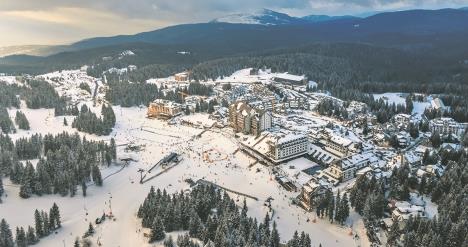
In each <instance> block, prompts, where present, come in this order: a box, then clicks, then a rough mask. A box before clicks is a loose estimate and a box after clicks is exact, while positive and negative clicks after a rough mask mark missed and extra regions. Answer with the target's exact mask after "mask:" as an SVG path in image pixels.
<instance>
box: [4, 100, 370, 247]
mask: <svg viewBox="0 0 468 247" xmlns="http://www.w3.org/2000/svg"><path fill="white" fill-rule="evenodd" d="M22 111H23V112H25V114H26V116H27V117H28V119H30V122H31V128H32V129H31V131H30V132H25V131H20V132H18V133H17V134H13V135H12V136H13V138H14V139H15V138H18V137H19V136H25V135H29V134H31V133H32V132H41V133H47V132H51V133H59V132H62V131H74V130H73V129H71V128H70V127H65V126H63V125H62V122H63V118H62V117H54V116H53V110H30V109H22ZM114 111H115V113H116V117H117V124H116V128H115V130H114V131H113V132H112V134H111V136H113V137H115V139H116V142H117V144H126V143H133V144H135V145H142V151H141V152H139V153H131V155H134V156H136V157H138V162H135V163H131V164H130V165H129V166H128V167H125V168H123V169H122V170H120V166H112V167H111V168H102V173H103V177H106V176H107V175H110V174H113V175H111V176H110V177H108V178H106V179H105V181H104V186H103V187H102V188H97V187H95V186H91V187H89V188H88V191H87V194H88V196H87V197H82V196H81V195H80V194H81V191H80V190H78V193H77V196H75V197H73V198H71V197H61V196H58V195H46V196H42V197H37V196H34V197H33V198H30V199H26V200H25V199H20V198H19V196H18V190H19V188H18V187H17V186H13V185H11V183H10V182H9V181H6V180H4V183H5V190H6V192H5V193H6V194H7V195H8V197H3V204H1V206H0V215H2V217H5V218H6V220H7V221H8V222H9V224H10V226H11V228H12V229H14V228H15V227H16V226H27V225H33V224H34V220H33V213H34V210H35V209H36V208H37V209H42V210H46V209H49V208H50V207H51V205H52V203H53V202H56V203H57V204H58V205H59V207H60V210H61V215H62V222H63V227H62V229H60V230H59V231H58V233H57V234H56V235H51V236H49V237H47V238H44V239H41V241H40V242H39V244H38V245H37V246H64V245H65V246H71V245H72V244H73V241H74V240H75V238H76V237H77V236H81V235H82V234H83V233H84V232H85V231H86V229H87V226H88V224H89V222H90V221H94V219H95V218H97V217H99V216H101V215H102V213H103V211H106V212H107V211H109V199H110V197H111V196H112V199H111V203H112V212H113V214H114V215H115V216H116V221H106V222H104V223H103V224H101V225H99V226H97V227H96V230H97V234H95V236H94V237H93V242H94V243H96V241H97V240H98V238H99V241H100V242H101V243H102V244H103V246H150V245H149V244H147V239H145V238H144V237H143V230H142V232H140V231H138V230H139V229H140V228H141V227H140V223H139V220H138V219H137V218H136V215H135V214H136V212H137V210H138V207H139V205H140V203H142V202H143V199H144V198H145V196H146V195H147V193H148V191H149V188H150V187H151V186H155V187H156V188H160V189H164V188H165V189H166V190H168V192H169V193H172V192H175V191H180V190H183V189H187V188H188V187H189V186H188V184H187V183H185V182H184V179H186V178H192V179H194V180H196V179H200V178H204V179H206V180H209V181H212V182H215V183H218V184H220V185H222V186H225V187H227V188H231V189H234V190H236V191H240V192H244V193H248V194H250V195H253V196H256V197H258V198H259V199H260V200H259V201H254V200H251V199H248V200H247V206H248V207H249V215H251V216H255V217H257V218H258V219H259V220H261V219H263V218H264V216H265V213H266V212H267V208H266V207H264V206H263V203H264V200H265V199H267V198H268V197H270V196H271V197H273V198H274V200H273V201H272V208H273V209H274V211H275V214H274V216H273V219H274V220H276V221H277V223H278V229H279V232H280V234H281V237H282V239H283V240H287V239H290V238H291V237H292V235H293V233H294V231H295V230H296V229H297V230H298V231H302V230H304V231H306V232H307V233H309V234H310V235H311V239H312V243H313V246H318V244H319V243H321V244H322V245H323V246H350V245H358V244H359V245H361V246H369V243H368V242H367V241H366V237H365V236H364V235H363V234H364V233H362V229H363V228H362V221H361V220H360V218H359V217H357V216H356V215H354V213H353V214H352V215H351V217H350V218H349V221H348V222H347V224H348V225H351V224H352V225H353V229H355V231H357V232H359V234H360V236H361V241H362V242H361V243H353V241H354V240H353V238H352V237H351V236H350V235H349V232H350V228H349V227H341V226H337V225H334V224H330V223H328V221H326V220H321V219H317V223H312V219H314V218H315V213H307V212H305V211H304V210H303V209H301V208H298V207H296V206H294V205H292V204H291V198H294V197H296V196H297V194H298V192H295V193H291V192H287V191H285V190H284V189H283V188H282V187H281V186H280V185H279V184H278V183H277V182H275V180H274V179H273V177H272V175H271V171H270V168H267V167H264V166H262V165H259V164H257V165H256V166H254V167H251V168H249V167H248V166H249V164H250V159H249V158H248V157H246V156H245V155H244V154H242V153H241V152H237V153H236V154H235V155H233V153H234V151H235V150H236V149H237V144H236V142H235V140H234V139H233V137H232V133H229V131H228V130H227V129H224V130H214V131H208V132H205V133H204V134H203V135H202V137H201V138H199V139H196V138H193V137H194V136H195V135H197V134H199V133H200V132H201V131H202V130H201V129H197V128H191V127H188V126H182V125H176V126H173V125H168V124H167V123H166V122H162V121H159V120H149V119H146V118H145V117H144V116H145V114H146V109H145V108H137V107H135V108H120V107H114ZM207 117H208V116H207V115H194V116H193V121H194V122H196V121H204V119H207ZM189 118H192V117H189ZM70 122H71V121H69V123H70ZM142 126H144V128H142ZM86 136H87V138H93V139H102V140H108V139H109V137H97V136H93V135H86ZM123 149H124V146H120V147H119V148H118V152H119V156H120V157H125V156H126V155H128V154H127V153H125V152H124V151H123ZM209 149H214V150H217V152H219V153H222V154H224V155H226V156H227V159H224V160H219V161H213V162H212V163H207V162H205V161H204V160H203V157H202V155H201V154H202V153H203V151H206V150H209ZM174 151H175V152H178V153H181V154H182V157H183V159H184V160H183V161H182V162H181V164H180V165H178V166H176V167H175V168H173V169H171V170H170V171H169V172H168V173H165V174H163V175H161V176H159V177H157V178H155V179H153V180H151V181H149V182H147V183H145V184H143V185H141V184H139V183H138V180H139V176H140V175H139V173H138V172H137V171H138V169H140V168H142V169H148V167H150V166H151V165H152V164H155V163H156V162H157V161H158V160H159V159H161V158H162V157H164V156H165V155H167V154H168V153H169V152H174ZM257 168H258V169H259V172H257ZM114 173H115V174H114ZM233 197H234V199H237V198H238V197H237V196H235V195H233ZM238 199H239V204H241V203H242V200H243V198H240V197H239V198H238ZM86 213H88V215H86ZM308 219H309V220H310V221H309V222H307V221H308Z"/></svg>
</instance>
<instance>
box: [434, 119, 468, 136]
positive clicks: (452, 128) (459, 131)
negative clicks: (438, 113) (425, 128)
mask: <svg viewBox="0 0 468 247" xmlns="http://www.w3.org/2000/svg"><path fill="white" fill-rule="evenodd" d="M467 127H468V123H458V122H456V121H455V120H453V119H452V118H436V119H432V120H431V121H429V129H430V131H431V132H436V131H437V132H438V133H439V134H441V135H448V134H454V135H456V136H462V135H463V133H465V130H466V128H467Z"/></svg>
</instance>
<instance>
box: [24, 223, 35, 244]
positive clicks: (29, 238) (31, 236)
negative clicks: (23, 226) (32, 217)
mask: <svg viewBox="0 0 468 247" xmlns="http://www.w3.org/2000/svg"><path fill="white" fill-rule="evenodd" d="M26 239H27V242H28V245H33V244H35V243H37V241H38V239H37V237H36V234H35V230H34V227H32V226H28V232H27V233H26Z"/></svg>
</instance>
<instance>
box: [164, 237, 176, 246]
mask: <svg viewBox="0 0 468 247" xmlns="http://www.w3.org/2000/svg"><path fill="white" fill-rule="evenodd" d="M164 247H175V243H174V240H173V239H172V236H169V238H168V239H166V240H165V241H164Z"/></svg>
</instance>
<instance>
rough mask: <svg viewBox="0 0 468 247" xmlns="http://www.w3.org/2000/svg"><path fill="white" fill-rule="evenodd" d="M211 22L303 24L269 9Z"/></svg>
mask: <svg viewBox="0 0 468 247" xmlns="http://www.w3.org/2000/svg"><path fill="white" fill-rule="evenodd" d="M211 22H218V23H219V22H220V23H237V24H260V25H283V24H296V23H301V22H304V20H302V19H301V18H297V17H292V16H289V15H287V14H284V13H279V12H276V11H273V10H269V9H262V10H260V11H257V12H254V13H240V14H232V15H227V16H224V17H220V18H217V19H214V20H212V21H211Z"/></svg>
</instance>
